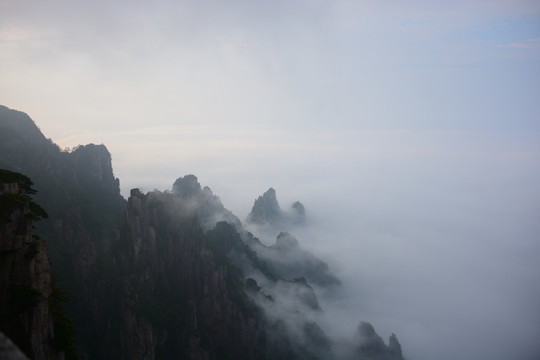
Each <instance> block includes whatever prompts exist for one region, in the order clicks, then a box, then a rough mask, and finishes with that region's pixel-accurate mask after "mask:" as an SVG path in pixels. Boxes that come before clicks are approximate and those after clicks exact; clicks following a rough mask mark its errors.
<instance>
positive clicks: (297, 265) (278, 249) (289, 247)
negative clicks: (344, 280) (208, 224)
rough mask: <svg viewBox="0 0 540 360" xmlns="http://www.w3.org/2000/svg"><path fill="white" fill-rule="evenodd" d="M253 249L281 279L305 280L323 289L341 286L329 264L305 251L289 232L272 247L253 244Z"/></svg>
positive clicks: (281, 233)
mask: <svg viewBox="0 0 540 360" xmlns="http://www.w3.org/2000/svg"><path fill="white" fill-rule="evenodd" d="M252 248H253V250H254V251H255V252H256V253H257V254H258V255H259V257H260V258H261V260H263V261H265V262H266V264H267V266H268V268H269V269H270V270H271V271H272V272H273V273H275V274H276V275H277V276H279V277H281V278H284V279H295V278H305V279H307V280H308V281H309V282H310V283H312V284H316V285H319V286H323V287H328V286H335V285H339V284H340V281H339V279H338V278H337V277H336V276H335V275H334V274H333V273H332V272H331V271H330V267H329V266H328V264H327V263H326V262H324V261H322V260H321V259H319V258H317V257H316V256H314V255H313V254H311V253H310V252H309V251H306V250H304V249H303V248H302V247H301V246H300V243H299V242H298V240H297V239H296V237H294V236H293V235H291V234H289V233H288V232H280V233H279V234H278V236H277V238H276V243H275V244H274V245H272V246H265V245H263V244H261V243H253V244H252Z"/></svg>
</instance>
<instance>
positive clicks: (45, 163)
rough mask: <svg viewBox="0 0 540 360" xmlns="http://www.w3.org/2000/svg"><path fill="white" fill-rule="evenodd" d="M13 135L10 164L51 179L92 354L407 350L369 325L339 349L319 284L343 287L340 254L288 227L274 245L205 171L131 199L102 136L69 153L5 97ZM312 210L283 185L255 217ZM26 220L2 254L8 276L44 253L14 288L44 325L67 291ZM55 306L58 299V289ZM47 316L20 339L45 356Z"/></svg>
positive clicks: (286, 216)
mask: <svg viewBox="0 0 540 360" xmlns="http://www.w3.org/2000/svg"><path fill="white" fill-rule="evenodd" d="M0 140H1V141H0V167H4V168H7V169H11V170H19V171H24V172H25V173H26V174H29V175H31V177H32V179H33V180H34V182H35V187H36V188H37V189H39V190H40V193H39V194H37V195H36V199H37V200H38V201H39V202H40V203H41V204H42V206H43V207H44V208H46V209H47V211H48V213H49V219H48V220H46V221H43V222H41V224H40V225H39V226H38V228H37V230H38V231H39V232H40V234H42V235H44V236H45V237H46V238H47V239H48V242H47V247H48V250H49V254H50V257H51V260H52V269H51V270H52V272H53V273H55V274H57V276H58V284H60V286H62V287H63V288H65V289H66V290H68V292H69V293H70V294H71V301H70V302H69V303H68V308H67V310H68V313H69V315H70V316H72V317H74V318H75V321H76V326H77V330H78V338H77V340H78V345H77V346H78V347H77V350H78V353H79V354H80V356H81V357H82V358H85V359H103V358H118V359H176V358H185V359H193V360H199V359H200V360H213V359H268V360H270V359H276V360H281V359H283V360H285V359H300V360H302V359H306V360H307V359H339V360H349V359H351V360H352V359H373V360H402V357H401V347H400V346H399V342H397V338H395V337H392V338H391V340H390V343H389V345H388V346H387V345H385V344H384V342H383V343H382V345H383V346H381V344H380V341H378V340H377V338H376V337H375V336H372V337H373V338H374V339H375V342H374V343H376V344H375V347H376V348H377V349H378V350H377V349H376V350H374V351H371V350H370V351H371V352H369V354H368V353H366V351H365V349H364V348H362V347H361V345H362V344H364V342H365V341H364V340H365V338H366V337H365V336H363V335H362V336H357V341H355V342H351V343H350V344H349V343H347V345H346V350H344V351H340V349H339V348H340V347H342V343H341V342H338V341H336V339H334V338H333V337H332V335H331V334H328V333H327V331H326V329H325V328H324V326H322V325H321V324H324V321H322V320H323V319H324V316H325V315H324V309H323V308H322V307H321V305H320V303H319V301H318V297H317V290H316V287H315V286H312V284H315V285H317V286H319V287H328V286H339V280H337V278H336V277H335V275H333V274H332V272H331V271H330V269H329V266H328V265H327V264H326V263H325V262H324V261H322V260H320V259H318V258H316V257H314V256H313V255H312V254H310V253H309V252H308V251H307V250H305V249H302V247H301V245H300V241H298V240H297V239H296V238H294V236H292V235H291V234H289V233H286V232H283V233H281V234H280V235H279V236H278V238H277V239H276V243H275V244H274V245H270V246H267V245H264V244H263V243H262V242H261V241H260V240H259V239H258V238H257V237H256V236H255V235H253V234H252V233H251V232H249V231H247V230H246V227H245V225H244V224H243V223H242V222H241V221H240V220H239V219H238V218H237V217H236V216H235V215H234V214H233V213H232V212H231V211H229V210H227V209H226V208H225V207H224V206H223V204H222V203H221V201H220V200H219V198H218V197H217V196H215V195H214V194H213V193H212V191H211V190H210V189H209V188H208V187H202V186H201V185H200V184H199V183H198V180H197V178H196V177H195V176H194V175H186V176H184V177H181V178H179V179H177V180H176V181H175V183H174V184H173V186H172V190H171V191H165V192H160V191H153V192H150V193H147V194H143V193H141V192H140V191H139V190H136V189H134V190H132V191H131V196H130V198H129V200H128V201H126V200H124V199H123V198H122V197H121V196H120V192H119V182H118V179H116V178H115V177H114V175H113V171H112V166H111V156H110V154H109V152H108V151H107V149H106V148H105V147H104V146H103V145H86V146H80V147H77V148H76V149H74V150H70V151H61V150H60V149H59V148H58V146H56V145H55V144H53V143H52V142H51V141H50V140H47V139H46V138H45V137H44V136H43V135H42V134H41V132H40V131H39V129H38V128H37V127H36V126H35V124H34V123H33V122H32V121H31V120H30V118H28V116H27V115H26V114H24V113H20V112H17V111H13V110H9V109H7V108H5V107H0ZM9 186H12V185H9ZM11 190H13V189H11ZM11 190H10V191H11ZM6 191H7V190H6ZM29 206H30V211H31V212H32V206H31V203H29ZM36 209H37V208H35V209H34V210H36ZM20 214H25V213H24V211H23V210H20ZM10 216H11V215H10ZM25 216H26V215H25ZM305 216H306V212H305V208H304V206H303V205H302V204H301V203H299V202H296V203H295V204H293V206H292V208H291V210H290V211H289V212H284V211H282V210H281V209H280V207H279V204H278V203H277V199H276V195H275V191H274V190H273V189H270V190H269V191H268V192H267V193H265V195H263V196H262V197H260V198H259V199H258V200H257V201H256V202H255V206H254V210H253V211H252V215H250V218H249V220H250V223H251V224H252V225H254V226H255V228H258V227H261V228H262V227H264V226H267V225H268V226H270V227H271V228H272V229H274V228H276V227H281V226H283V227H289V226H292V225H294V226H296V225H298V224H300V223H301V222H302V221H300V220H301V219H304V218H305ZM19 218H20V221H19V223H17V222H9V225H6V226H7V227H6V229H5V230H2V231H6V233H7V232H10V234H14V235H13V236H14V237H13V236H11V235H10V237H9V238H10V239H11V240H9V241H8V243H6V245H5V249H6V250H5V251H3V250H2V256H4V255H5V256H8V255H9V259H10V260H8V258H7V257H6V261H3V262H2V265H1V266H3V267H2V269H1V274H2V276H4V277H6V278H7V277H8V276H12V275H11V274H13V273H14V270H12V268H16V269H19V267H20V266H27V265H28V264H33V265H31V266H30V269H31V270H28V271H30V272H32V274H33V275H32V276H31V277H32V279H40V280H36V281H38V282H37V283H36V282H33V281H34V280H32V281H29V282H24V281H23V282H20V283H17V284H20V285H21V286H24V287H23V288H14V289H15V290H17V291H19V290H21V289H25V290H28V291H22V290H21V291H20V296H22V297H23V298H25V299H26V300H25V301H23V302H21V303H20V304H19V303H17V304H16V306H22V305H24V304H29V306H30V305H31V306H32V308H34V307H35V306H38V307H37V308H36V309H38V308H39V307H40V306H41V309H42V310H39V311H38V310H32V311H31V312H28V311H26V310H25V311H26V312H25V311H21V312H19V313H17V314H19V315H17V317H13V319H12V320H10V321H19V322H20V323H24V324H30V325H28V326H27V327H26V329H31V328H32V326H33V325H31V324H33V323H32V321H34V320H32V319H33V316H34V315H36V314H38V315H39V314H41V315H39V316H40V317H41V319H42V320H43V319H45V318H46V316H45V315H44V313H43V312H40V311H45V310H44V308H43V304H46V303H47V302H46V301H45V300H44V299H46V298H47V294H52V295H49V299H51V298H53V299H57V300H58V299H60V298H62V297H63V296H62V293H61V292H60V294H59V291H58V290H56V291H55V289H57V287H56V286H55V285H54V284H53V283H54V281H53V280H52V278H51V277H50V276H49V277H48V278H47V276H45V275H44V274H45V273H46V271H45V270H44V269H45V267H46V266H48V262H47V261H45V258H40V257H39V256H41V255H40V254H44V250H45V249H44V243H43V242H40V241H41V240H40V239H38V238H33V239H31V237H30V238H28V236H27V235H17V234H19V233H20V234H26V233H25V232H24V231H22V230H20V231H19V230H17V229H26V230H31V226H30V228H29V225H28V223H25V222H24V221H23V218H22V217H20V216H19ZM15 224H19V225H17V226H15ZM26 230H25V231H26ZM281 230H286V229H281ZM274 234H275V233H274ZM274 236H275V235H274ZM6 238H7V237H6ZM2 239H4V236H3V237H2ZM3 246H4V245H3ZM36 251H37V252H36ZM25 254H29V255H28V256H33V260H31V261H29V260H27V259H26V258H25ZM30 254H31V255H30ZM8 264H11V265H10V266H11V267H10V268H7V266H8ZM15 264H17V265H15ZM21 264H23V265H21ZM24 264H26V265H24ZM25 271H26V270H25ZM36 271H37V272H36ZM15 272H23V271H22V270H17V271H15ZM40 274H41V275H40ZM40 276H41V277H40ZM22 278H24V276H23V277H22ZM22 278H21V279H22ZM40 284H41V285H40ZM40 286H41V287H40ZM29 289H30V290H29ZM8 290H9V289H8ZM34 290H35V292H34ZM10 291H11V292H10ZM38 292H39V294H38ZM55 292H56V293H57V294H56V295H54V294H55ZM2 294H10V295H8V297H6V298H5V299H4V301H6V302H7V303H8V305H9V304H11V305H9V306H15V305H13V304H14V303H13V301H12V299H13V296H14V295H13V294H19V293H17V292H15V293H14V292H13V289H12V290H9V291H8V292H7V293H6V292H5V291H3V292H2ZM9 296H11V297H9ZM17 296H19V295H17ZM10 299H11V300H10ZM10 301H11V303H10ZM43 301H45V303H44V302H43ZM21 304H22V305H21ZM40 304H41V305H40ZM50 304H51V302H50V301H49V305H50ZM52 304H53V305H54V306H52V308H53V309H58V308H57V307H55V306H56V305H55V304H57V301H56V300H55V301H53V302H52ZM6 306H7V305H6ZM49 308H51V307H50V306H49ZM57 312H58V311H57ZM12 313H13V311H10V312H9V314H12ZM6 314H7V313H6ZM49 315H50V314H49ZM49 315H47V316H49ZM10 316H11V315H10ZM10 319H11V317H10ZM21 319H22V320H21ZM64 320H65V318H64ZM47 321H48V320H47ZM53 322H54V321H53ZM40 324H41V325H40V326H39V329H37V328H36V330H35V332H33V331H30V332H28V331H27V332H25V333H23V334H22V335H21V338H20V340H19V341H20V342H21V343H26V345H21V347H22V348H27V347H28V346H29V348H31V349H33V350H32V351H33V354H34V355H32V356H35V354H37V353H38V352H39V351H42V352H48V351H49V350H47V349H48V348H47V347H46V345H45V343H44V341H45V340H46V339H49V341H50V339H51V336H52V335H51V333H50V326H49V325H47V323H46V322H41V323H40ZM53 327H54V326H53ZM22 328H24V326H23V327H22ZM47 329H49V330H47ZM64 329H65V327H64ZM0 330H1V329H0ZM47 331H49V332H47ZM373 332H374V330H373ZM34 333H35V334H34ZM57 335H58V334H57ZM8 336H11V334H8ZM13 336H15V337H16V336H18V335H17V334H14V335H13ZM377 336H378V335H377ZM34 339H35V343H36V344H38V345H36V348H35V349H34V348H32V346H33V345H32V344H33V342H32V341H34ZM381 341H382V340H381ZM16 343H17V342H16ZM17 344H18V343H17ZM39 344H41V345H39ZM27 345H28V346H27ZM370 349H371V347H370ZM51 351H52V350H51ZM47 356H53V357H54V356H56V357H57V358H58V356H59V355H55V354H54V353H52V352H51V353H50V355H47Z"/></svg>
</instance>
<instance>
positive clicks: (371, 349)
mask: <svg viewBox="0 0 540 360" xmlns="http://www.w3.org/2000/svg"><path fill="white" fill-rule="evenodd" d="M355 353H356V355H357V356H358V359H365V360H403V354H402V353H401V345H400V344H399V341H398V339H397V337H396V335H395V334H392V335H391V336H390V341H389V344H388V346H387V345H386V344H385V343H384V341H383V339H382V338H381V337H380V336H379V335H378V334H377V333H376V332H375V329H374V328H373V325H371V324H370V323H368V322H360V325H358V330H357V333H356V350H355Z"/></svg>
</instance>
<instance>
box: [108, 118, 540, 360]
mask: <svg viewBox="0 0 540 360" xmlns="http://www.w3.org/2000/svg"><path fill="white" fill-rule="evenodd" d="M203 132H204V134H205V135H206V137H205V139H200V138H199V137H198V136H197V134H193V132H191V133H189V132H185V130H184V129H182V128H177V129H176V132H175V131H171V129H169V131H167V132H166V133H165V132H164V133H161V134H159V133H155V134H154V135H153V136H151V137H149V136H146V139H147V140H153V141H150V142H144V141H140V140H141V139H140V138H139V135H137V134H136V133H132V134H130V135H127V136H125V137H124V141H123V142H122V143H116V144H113V146H112V147H111V152H112V155H113V164H114V166H115V173H116V175H117V176H119V177H120V179H121V186H122V190H123V192H124V193H127V191H128V189H129V188H130V187H135V186H138V187H142V188H143V189H144V188H146V190H151V189H152V188H161V189H166V188H168V186H170V185H168V184H170V183H171V181H172V179H174V178H176V177H177V176H180V175H182V174H187V173H194V174H197V175H198V177H199V180H200V182H201V183H202V184H206V185H208V186H210V188H212V190H213V191H214V193H215V194H217V195H218V196H219V197H220V198H221V200H222V202H223V204H224V205H225V206H226V207H227V208H229V209H231V210H233V212H234V213H235V214H236V215H238V216H239V217H240V218H241V219H242V218H245V217H246V216H247V214H248V213H249V211H250V209H251V206H253V202H254V200H255V199H256V198H257V197H258V196H259V195H261V194H262V193H263V192H264V191H266V190H267V189H268V188H269V187H273V188H275V189H276V191H277V195H278V200H279V202H280V204H282V206H283V207H286V206H288V205H289V204H292V203H293V202H294V201H296V200H300V201H302V203H303V204H304V205H305V207H306V217H307V219H306V221H307V224H306V226H303V227H297V228H294V229H292V230H291V231H292V233H293V234H294V235H295V236H296V237H297V238H298V240H299V241H300V243H301V245H302V246H303V247H304V248H306V249H309V250H311V251H312V252H313V253H314V254H315V255H317V256H319V257H320V258H322V259H323V260H325V261H327V262H328V263H329V264H330V266H331V268H332V270H333V271H334V272H335V273H337V275H338V276H339V277H340V279H341V280H342V282H343V291H344V293H345V294H344V298H345V299H346V300H344V301H342V302H340V303H338V304H336V303H332V302H333V301H335V300H332V299H331V298H327V297H324V296H323V297H322V298H321V299H320V301H321V306H322V307H323V309H325V311H326V312H327V315H328V316H327V318H329V319H330V322H331V323H330V324H328V326H330V327H332V326H333V327H335V329H334V330H335V331H336V332H337V333H340V332H341V333H342V334H343V336H348V335H350V334H351V333H353V330H354V329H355V328H356V326H357V325H358V321H359V320H360V319H361V320H366V321H369V322H371V323H373V324H374V326H375V327H376V329H377V331H378V332H379V333H380V334H381V336H383V338H387V337H388V336H389V335H390V334H391V333H392V332H395V333H396V334H397V335H398V337H399V339H400V342H401V343H402V345H403V350H404V353H405V355H406V356H407V357H408V358H410V359H417V360H429V359H434V358H437V359H441V360H451V359H456V358H459V359H470V360H478V359H491V360H497V359H500V360H504V359H509V358H512V359H523V360H533V359H536V358H538V356H539V355H540V351H539V347H538V341H537V339H538V338H539V336H540V310H539V308H538V306H537V305H538V303H540V285H538V284H540V265H539V264H540V262H539V257H540V241H539V239H540V223H539V222H538V218H539V215H540V186H539V185H538V184H540V169H539V167H538V166H537V164H538V163H539V161H540V145H539V144H540V135H539V134H510V135H509V134H504V135H503V134H500V133H470V132H354V133H351V132H349V133H346V134H345V133H325V134H320V133H309V132H304V133H302V134H300V133H280V132H267V131H264V130H261V129H259V131H258V132H257V131H250V132H247V131H246V132H245V133H243V132H240V131H238V132H235V131H234V129H228V131H224V130H223V129H215V132H214V130H212V129H204V131H203ZM201 133H202V132H201ZM216 139H221V141H220V142H216ZM106 140H107V139H106V138H105V141H106ZM158 142H159V143H160V144H161V146H160V147H157V146H154V144H155V143H158ZM135 144H136V145H135ZM135 146H136V147H137V148H138V149H139V152H137V154H138V156H137V157H134V156H133V152H132V151H131V150H133V149H134V147H135ZM163 149H165V150H163ZM135 158H136V162H135ZM276 235H277V234H276ZM262 240H263V241H264V240H265V239H262ZM274 240H275V237H274V239H268V240H267V241H268V243H267V244H270V243H273V241H274Z"/></svg>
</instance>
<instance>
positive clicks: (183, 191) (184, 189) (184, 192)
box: [172, 174, 201, 197]
mask: <svg viewBox="0 0 540 360" xmlns="http://www.w3.org/2000/svg"><path fill="white" fill-rule="evenodd" d="M172 191H173V193H176V194H179V195H181V196H183V197H192V196H195V195H197V194H198V193H199V192H200V191H201V184H199V180H198V179H197V177H196V176H195V175H191V174H189V175H186V176H184V177H182V178H178V179H176V181H175V182H174V184H173V188H172Z"/></svg>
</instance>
